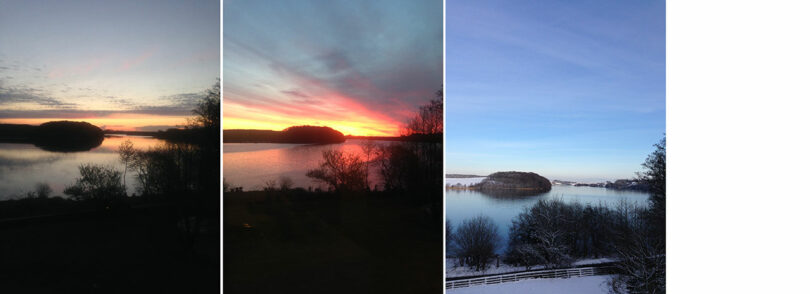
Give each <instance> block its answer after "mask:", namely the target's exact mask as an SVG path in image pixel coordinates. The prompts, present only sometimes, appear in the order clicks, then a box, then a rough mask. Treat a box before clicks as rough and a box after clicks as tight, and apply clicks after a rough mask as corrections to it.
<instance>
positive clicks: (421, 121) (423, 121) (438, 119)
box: [404, 90, 444, 135]
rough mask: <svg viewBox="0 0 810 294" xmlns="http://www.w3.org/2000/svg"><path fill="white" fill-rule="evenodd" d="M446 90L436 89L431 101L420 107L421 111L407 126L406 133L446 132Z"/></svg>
mask: <svg viewBox="0 0 810 294" xmlns="http://www.w3.org/2000/svg"><path fill="white" fill-rule="evenodd" d="M443 98H444V92H443V90H439V91H436V97H435V98H434V99H433V100H430V103H429V104H427V105H424V106H421V107H419V113H418V114H417V115H416V116H415V117H413V118H412V119H411V120H410V121H409V122H408V125H407V126H406V127H405V130H404V131H405V132H404V133H405V134H404V135H416V134H422V135H428V134H439V133H442V132H444V99H443Z"/></svg>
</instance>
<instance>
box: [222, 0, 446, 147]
mask: <svg viewBox="0 0 810 294" xmlns="http://www.w3.org/2000/svg"><path fill="white" fill-rule="evenodd" d="M317 3H318V4H317V5H307V4H306V3H274V4H272V5H266V4H265V3H261V2H250V1H246V2H231V3H229V4H228V5H226V7H225V23H226V26H225V28H226V32H225V34H224V35H225V39H224V48H225V68H224V71H225V76H226V83H227V87H226V88H225V100H224V101H225V102H224V103H225V104H224V108H225V112H226V117H225V118H224V123H225V128H233V127H241V126H245V125H246V124H247V123H246V122H247V121H253V125H254V126H256V127H258V128H272V127H284V126H290V125H295V124H301V123H302V122H310V123H312V122H318V123H320V124H324V125H330V124H331V125H330V126H332V127H335V128H337V129H339V130H341V129H342V130H343V131H350V130H349V129H351V131H356V132H359V133H360V134H385V135H395V134H396V133H397V130H398V128H399V126H401V125H403V124H404V123H405V122H406V121H407V119H408V118H409V116H410V115H412V114H413V113H414V112H415V111H416V109H417V108H418V106H419V105H422V104H425V103H427V102H428V101H429V100H430V99H431V98H433V97H434V93H435V92H436V91H437V90H439V89H440V88H441V84H442V5H441V1H433V0H431V1H409V2H407V3H405V4H403V3H401V2H394V1H369V2H362V1H361V2H360V3H357V2H351V3H333V2H317ZM293 12H294V13H293ZM300 16H306V17H300ZM280 24H285V25H280ZM289 24H295V25H289ZM256 36H260V38H257V37H256ZM279 40H284V42H279ZM261 113H264V114H265V115H261ZM268 120H272V121H273V122H274V124H273V125H268V124H266V122H267V121H268ZM237 121H238V122H239V125H237V123H236V122H237ZM342 125H345V127H342ZM348 125H352V126H351V127H349V126H348Z"/></svg>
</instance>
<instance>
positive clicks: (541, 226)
mask: <svg viewBox="0 0 810 294" xmlns="http://www.w3.org/2000/svg"><path fill="white" fill-rule="evenodd" d="M574 209H575V208H574V207H571V206H569V205H566V204H565V203H563V202H562V200H559V199H551V200H547V199H541V200H539V201H538V202H537V203H536V204H535V205H534V206H532V207H531V208H529V209H527V210H526V211H524V212H523V213H521V214H520V215H518V217H517V219H516V220H515V221H513V222H512V227H511V228H510V230H509V247H508V250H507V260H508V261H509V262H511V263H516V264H519V265H522V266H524V267H526V268H530V267H531V266H533V265H536V264H538V263H543V264H545V265H546V266H547V267H549V268H556V267H564V266H568V265H570V264H571V262H572V261H573V258H572V256H571V246H570V245H569V244H570V243H571V231H572V226H571V224H573V223H574V222H575V219H574V217H573V216H574V214H575V213H574Z"/></svg>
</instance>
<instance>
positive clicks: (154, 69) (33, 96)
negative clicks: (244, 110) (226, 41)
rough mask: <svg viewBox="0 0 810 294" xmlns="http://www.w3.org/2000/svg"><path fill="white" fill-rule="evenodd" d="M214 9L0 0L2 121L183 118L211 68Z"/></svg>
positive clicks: (215, 62)
mask: <svg viewBox="0 0 810 294" xmlns="http://www.w3.org/2000/svg"><path fill="white" fill-rule="evenodd" d="M218 12H219V3H218V2H217V1H208V2H205V3H197V4H195V5H175V4H174V3H171V2H166V1H139V2H137V3H136V2H116V3H105V5H99V3H93V2H89V1H88V2H75V3H74V2H71V3H68V2H63V1H53V2H51V3H49V4H48V5H42V3H37V2H36V1H15V2H11V3H8V4H3V9H0V123H15V124H17V123H19V124H41V123H43V122H48V121H57V120H72V121H86V122H89V123H92V124H94V125H96V126H99V127H101V128H104V129H116V130H141V131H154V130H161V129H167V128H172V127H177V126H178V125H183V124H185V123H186V118H187V117H190V116H191V115H192V113H191V110H192V109H193V107H194V106H195V105H196V103H197V102H198V101H200V99H201V98H202V97H203V96H204V93H205V90H206V89H208V88H209V87H211V85H213V84H214V83H215V82H216V79H217V77H218V76H219V34H218V33H217V32H218V31H219V23H218V22H217V21H210V19H216V18H219V13H218ZM169 28H170V29H169Z"/></svg>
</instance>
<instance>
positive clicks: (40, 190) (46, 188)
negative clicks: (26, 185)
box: [34, 183, 53, 198]
mask: <svg viewBox="0 0 810 294" xmlns="http://www.w3.org/2000/svg"><path fill="white" fill-rule="evenodd" d="M34 192H36V195H37V198H48V196H50V195H51V192H53V190H52V189H51V186H50V185H48V184H47V183H37V184H36V186H35V189H34Z"/></svg>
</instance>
